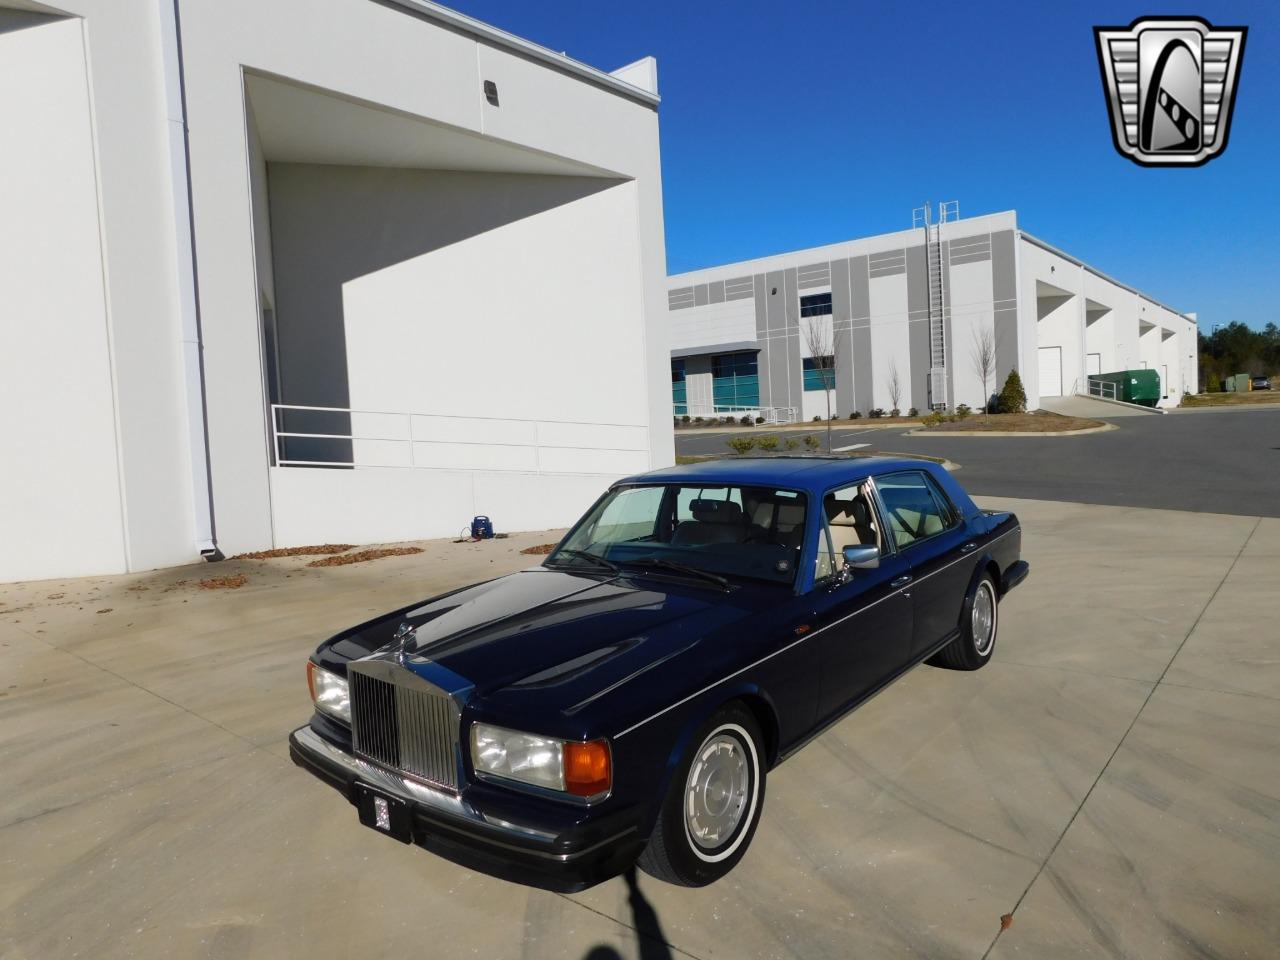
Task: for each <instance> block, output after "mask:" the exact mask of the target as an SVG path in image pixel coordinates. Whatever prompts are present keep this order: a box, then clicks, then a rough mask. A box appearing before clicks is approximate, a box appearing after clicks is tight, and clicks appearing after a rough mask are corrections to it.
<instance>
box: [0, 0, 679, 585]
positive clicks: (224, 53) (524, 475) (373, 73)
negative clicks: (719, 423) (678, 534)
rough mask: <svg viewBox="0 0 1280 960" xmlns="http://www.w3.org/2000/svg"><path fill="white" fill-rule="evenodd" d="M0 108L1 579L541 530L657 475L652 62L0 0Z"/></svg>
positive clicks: (214, 5) (349, 7) (272, 2)
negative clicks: (490, 527) (472, 528)
mask: <svg viewBox="0 0 1280 960" xmlns="http://www.w3.org/2000/svg"><path fill="white" fill-rule="evenodd" d="M0 91H2V92H0V129H2V130H3V131H4V137H5V144H6V148H5V149H4V150H3V151H0V210H3V211H4V216H3V218H0V290H3V298H4V303H3V308H2V310H3V314H4V320H3V323H2V324H0V403H2V404H3V407H4V409H5V410H6V411H8V413H9V414H10V415H9V416H7V417H6V418H5V419H4V424H5V428H4V440H5V443H6V447H7V449H8V451H9V453H10V456H9V457H8V458H7V459H6V464H5V469H4V470H3V471H0V581H7V580H26V579H38V578H47V577H59V576H75V575H87V574H101V573H117V572H123V571H131V570H143V569H148V568H154V567H161V566H168V565H174V564H180V563H184V562H191V561H194V560H197V559H198V558H199V557H200V556H201V555H206V556H217V555H218V553H219V552H220V553H222V554H226V555H231V554H235V553H239V552H243V551H250V550H259V549H263V548H270V547H284V546H292V545H299V544H306V543H318V542H326V541H346V542H352V543H364V542H376V541H386V540H403V539H411V538H419V537H438V536H453V535H456V534H457V532H458V530H459V529H460V528H462V527H464V526H465V525H466V524H467V523H468V522H469V520H470V518H471V517H472V516H473V515H474V514H478V513H484V514H488V515H490V516H492V518H493V521H494V523H495V525H496V526H497V528H498V529H499V530H519V529H541V528H546V527H554V526H557V525H561V524H565V523H567V522H569V521H570V520H572V519H573V518H574V517H575V516H577V515H578V514H579V513H580V511H581V510H583V509H584V508H585V507H586V506H587V505H589V504H590V502H591V501H592V500H593V499H594V498H595V497H596V496H597V495H598V494H599V492H600V490H601V489H603V487H604V486H605V485H606V484H607V483H608V482H610V481H611V480H612V479H613V478H616V477H618V476H621V475H624V474H629V473H633V472H636V471H641V470H645V469H648V468H650V467H656V466H663V465H667V464H670V463H671V462H672V461H673V456H674V452H673V443H672V435H671V427H670V420H669V419H668V413H669V411H670V394H669V389H670V388H669V386H668V380H667V375H668V364H669V359H670V358H669V355H668V349H667V341H666V310H665V299H664V289H665V288H664V283H665V275H666V267H665V259H664V257H665V254H664V245H663V223H662V192H661V173H660V165H659V153H658V114H657V107H658V96H657V75H656V66H655V64H654V62H653V60H652V59H647V58H646V59H644V60H640V61H638V62H636V63H634V64H631V65H630V66H626V67H623V68H620V69H619V70H617V71H615V72H613V73H606V72H602V71H600V70H596V69H594V68H592V67H588V66H586V65H584V64H582V63H579V62H577V61H575V60H573V59H571V58H569V57H567V56H564V55H562V54H558V53H554V52H552V51H550V50H547V49H544V48H542V47H538V46H536V45H534V44H532V43H529V42H527V41H524V40H521V39H519V38H517V37H513V36H511V35H509V34H506V33H503V32H502V31H499V30H496V29H494V28H492V27H489V26H487V25H485V24H482V23H479V22H477V21H475V20H472V19H470V18H468V17H465V16H462V15H460V14H457V13H455V12H453V11H450V10H447V9H445V8H443V7H440V6H437V5H435V4H433V3H429V2H424V0H218V2H208V0H116V2H113V3H99V2H94V0H57V3H56V4H53V3H50V4H46V3H43V2H35V0H0ZM584 337H589V338H590V342H591V343H597V344H610V345H611V351H610V362H608V363H601V364H597V365H594V366H591V365H583V364H581V363H580V362H579V357H580V355H581V352H582V349H583V343H584ZM584 396H587V397H590V398H591V401H590V402H589V403H584V402H583V401H582V398H583V397H584Z"/></svg>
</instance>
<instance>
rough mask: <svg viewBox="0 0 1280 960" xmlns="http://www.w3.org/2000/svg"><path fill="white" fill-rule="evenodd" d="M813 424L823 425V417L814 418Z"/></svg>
mask: <svg viewBox="0 0 1280 960" xmlns="http://www.w3.org/2000/svg"><path fill="white" fill-rule="evenodd" d="M813 422H814V423H821V422H822V417H814V418H813Z"/></svg>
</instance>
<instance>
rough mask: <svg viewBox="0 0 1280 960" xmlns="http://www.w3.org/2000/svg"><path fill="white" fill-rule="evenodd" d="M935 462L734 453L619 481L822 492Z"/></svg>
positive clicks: (932, 465) (919, 467)
mask: <svg viewBox="0 0 1280 960" xmlns="http://www.w3.org/2000/svg"><path fill="white" fill-rule="evenodd" d="M934 466H936V465H935V464H934V463H932V462H931V461H928V460H914V459H910V458H907V457H852V458H851V457H818V456H803V457H787V456H780V457H733V458H731V459H724V460H704V461H701V462H699V463H688V464H683V465H678V466H674V467H665V468H663V469H661V470H651V471H650V472H648V473H638V474H636V475H634V476H631V477H625V478H624V479H622V480H619V481H618V483H620V484H621V483H684V482H689V483H706V484H725V485H729V484H735V485H741V486H752V487H779V488H781V489H789V490H803V491H806V492H809V493H820V492H822V491H824V490H829V489H830V488H831V487H833V486H835V485H837V484H840V483H857V482H858V481H860V480H865V479H866V478H867V477H872V476H878V475H880V474H884V473H893V472H895V471H897V470H919V469H921V468H924V469H928V468H930V467H934Z"/></svg>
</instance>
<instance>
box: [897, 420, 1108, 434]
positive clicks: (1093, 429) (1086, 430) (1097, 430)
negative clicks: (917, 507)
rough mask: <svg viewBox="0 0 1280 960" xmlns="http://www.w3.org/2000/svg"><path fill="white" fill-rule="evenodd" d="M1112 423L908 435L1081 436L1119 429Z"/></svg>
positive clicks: (913, 431) (927, 429) (910, 431)
mask: <svg viewBox="0 0 1280 960" xmlns="http://www.w3.org/2000/svg"><path fill="white" fill-rule="evenodd" d="M1119 429H1120V428H1119V427H1117V426H1116V425H1115V424H1114V423H1104V424H1103V425H1102V426H1100V427H1085V428H1084V429H1083V430H1049V431H1044V430H1041V431H1036V432H1032V431H1029V430H930V429H929V428H928V427H925V428H923V429H921V430H908V431H907V433H906V434H905V435H906V436H908V437H1081V436H1084V435H1085V434H1086V433H1106V432H1107V431H1109V430H1119Z"/></svg>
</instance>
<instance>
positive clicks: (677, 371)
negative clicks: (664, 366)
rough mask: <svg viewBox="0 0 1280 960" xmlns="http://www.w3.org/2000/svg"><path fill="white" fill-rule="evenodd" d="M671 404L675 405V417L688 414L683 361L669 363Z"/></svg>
mask: <svg viewBox="0 0 1280 960" xmlns="http://www.w3.org/2000/svg"><path fill="white" fill-rule="evenodd" d="M671 402H672V403H673V404H674V405H675V415H676V416H677V417H683V416H684V415H685V414H686V413H688V412H689V402H688V396H687V394H686V393H685V385H684V360H672V361H671Z"/></svg>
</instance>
